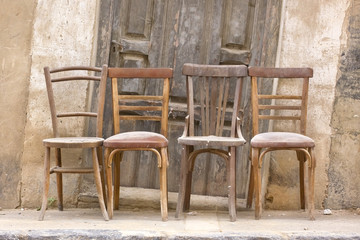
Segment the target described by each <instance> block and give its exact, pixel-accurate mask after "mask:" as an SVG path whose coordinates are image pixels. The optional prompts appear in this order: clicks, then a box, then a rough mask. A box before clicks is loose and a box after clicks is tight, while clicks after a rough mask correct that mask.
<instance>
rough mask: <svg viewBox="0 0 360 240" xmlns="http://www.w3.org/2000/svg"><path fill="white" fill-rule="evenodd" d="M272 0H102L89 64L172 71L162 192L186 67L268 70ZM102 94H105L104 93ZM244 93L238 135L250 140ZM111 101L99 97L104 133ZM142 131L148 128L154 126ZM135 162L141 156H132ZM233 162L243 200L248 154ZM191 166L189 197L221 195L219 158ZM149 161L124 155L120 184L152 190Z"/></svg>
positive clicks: (173, 173)
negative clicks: (243, 66) (95, 45)
mask: <svg viewBox="0 0 360 240" xmlns="http://www.w3.org/2000/svg"><path fill="white" fill-rule="evenodd" d="M280 8H281V1H280V0H171V1H170V0H102V1H101V6H100V19H99V38H98V51H97V53H98V54H97V65H101V64H104V63H107V64H109V66H110V67H172V68H174V77H173V79H172V82H171V93H170V95H171V99H170V110H169V111H170V114H169V136H168V138H169V141H170V145H169V155H170V165H169V168H168V176H169V178H168V185H169V191H175V192H177V191H178V185H179V170H180V150H181V149H180V146H179V145H178V144H177V138H178V137H179V136H180V135H181V133H182V131H183V123H184V121H183V120H184V116H185V115H186V92H185V90H186V88H185V79H184V77H183V76H182V74H181V69H182V65H183V64H184V63H186V62H189V63H200V64H246V65H266V66H273V65H274V62H275V53H276V46H277V39H278V30H279V22H280ZM123 87H124V88H126V91H134V92H139V91H149V92H151V91H156V86H150V85H146V84H145V83H140V84H129V85H126V86H123ZM108 92H109V93H110V91H108ZM249 96H250V95H249V91H248V88H247V87H245V88H244V94H243V101H242V102H243V107H244V108H245V114H244V115H245V116H244V124H243V134H244V136H245V137H246V139H249V136H250V132H251V129H250V124H249V122H250V121H249V112H248V111H247V110H248V109H249V108H248V103H249ZM110 98H111V96H110V95H108V96H107V100H108V101H107V106H106V110H105V111H106V113H105V123H104V127H105V129H104V133H105V137H108V136H110V135H111V134H112V118H111V116H112V114H111V107H110V104H111V101H110ZM147 128H149V129H155V128H156V126H155V125H148V126H147ZM140 155H141V156H140ZM238 156H239V157H238V159H237V193H238V197H239V198H245V197H246V190H247V183H248V176H249V160H248V147H244V149H240V151H239V155H238ZM205 158H211V160H210V161H205V160H206V159H199V160H198V161H197V163H196V166H195V170H194V175H193V193H197V194H207V195H221V196H226V194H227V187H226V186H227V185H226V169H225V166H226V165H225V163H224V162H223V160H221V159H216V158H215V157H213V156H211V157H210V156H208V157H205ZM158 182H159V181H158V170H157V165H156V161H155V160H154V159H153V157H152V155H151V154H150V153H147V152H144V153H141V154H140V153H128V154H127V157H126V160H124V161H123V163H122V165H121V185H122V186H138V187H145V188H158V185H159V183H158Z"/></svg>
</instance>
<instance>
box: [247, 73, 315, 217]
mask: <svg viewBox="0 0 360 240" xmlns="http://www.w3.org/2000/svg"><path fill="white" fill-rule="evenodd" d="M249 76H251V88H252V90H251V99H252V114H253V138H252V139H251V163H252V164H251V175H250V185H249V193H248V199H247V207H249V208H250V207H251V205H252V200H253V191H254V190H255V218H256V219H260V218H261V211H262V201H261V166H262V162H263V158H264V155H265V154H266V153H268V152H271V151H276V150H293V151H296V154H297V159H298V160H299V170H300V200H301V208H302V209H305V190H304V184H305V181H304V175H305V172H304V170H305V169H304V162H305V161H307V162H308V169H309V171H308V178H309V181H308V183H309V185H308V196H307V200H308V204H307V207H308V208H309V216H310V219H314V216H313V211H314V174H315V164H316V163H315V154H314V147H315V143H314V141H313V140H312V139H311V138H309V137H307V136H305V135H306V115H307V103H308V88H309V78H311V77H312V76H313V70H312V69H311V68H263V67H250V68H249ZM263 78H281V79H282V80H288V81H289V80H291V79H295V81H296V80H302V90H301V95H279V94H278V95H264V94H261V93H259V90H258V83H259V85H260V81H262V80H263ZM292 81H294V80H292ZM296 86H297V85H296V84H294V87H296ZM272 99H273V101H276V102H275V104H271V100H272ZM271 112H274V113H275V114H271ZM259 120H290V121H294V122H295V121H298V122H299V123H300V134H299V133H293V132H265V133H259Z"/></svg>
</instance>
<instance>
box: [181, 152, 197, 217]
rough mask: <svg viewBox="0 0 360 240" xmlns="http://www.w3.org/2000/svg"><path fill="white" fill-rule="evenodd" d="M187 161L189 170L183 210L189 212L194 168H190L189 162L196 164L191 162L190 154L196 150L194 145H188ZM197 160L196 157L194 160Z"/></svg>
mask: <svg viewBox="0 0 360 240" xmlns="http://www.w3.org/2000/svg"><path fill="white" fill-rule="evenodd" d="M186 147H187V148H186V159H187V160H186V161H187V162H188V170H187V171H188V172H187V175H186V185H185V199H184V206H183V209H182V211H183V212H188V211H189V209H190V200H191V184H192V173H193V169H192V168H190V166H189V164H194V163H192V162H189V161H188V159H189V154H190V153H191V152H193V151H194V146H186ZM193 161H195V159H194V160H193Z"/></svg>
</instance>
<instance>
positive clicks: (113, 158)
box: [104, 68, 173, 221]
mask: <svg viewBox="0 0 360 240" xmlns="http://www.w3.org/2000/svg"><path fill="white" fill-rule="evenodd" d="M172 75H173V70H172V69H171V68H109V70H108V77H109V78H111V83H112V99H113V102H112V103H113V121H114V122H113V123H114V135H113V136H111V137H109V138H107V139H105V141H104V147H105V161H106V175H107V192H108V205H107V209H108V213H109V217H110V218H112V217H113V209H118V208H119V197H120V196H119V195H120V194H119V193H120V191H119V188H120V162H121V161H122V159H123V154H124V152H126V151H150V152H153V153H154V154H155V156H156V158H157V164H158V169H159V173H160V174H159V177H160V207H161V216H162V220H163V221H167V219H168V206H167V204H168V193H167V166H168V152H167V151H168V150H167V147H168V140H167V138H166V137H167V132H168V106H169V91H170V78H172ZM139 81H145V82H146V83H155V82H157V84H158V87H159V88H158V89H157V93H151V94H148V93H146V91H140V92H136V93H134V92H129V91H126V90H123V89H122V86H120V87H118V83H120V84H124V85H126V84H125V83H129V82H132V83H134V82H139ZM130 84H131V83H130ZM161 88H162V90H161ZM155 92H156V91H155ZM123 121H127V122H129V121H132V122H139V121H155V122H159V123H160V133H158V132H153V131H149V130H145V131H138V130H135V129H132V131H129V130H128V128H126V127H121V126H123V125H124V123H123ZM139 125H140V124H139ZM124 129H126V130H124ZM113 164H114V177H113V169H112V165H113ZM113 179H114V186H113ZM113 188H114V190H113Z"/></svg>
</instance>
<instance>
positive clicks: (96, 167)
mask: <svg viewBox="0 0 360 240" xmlns="http://www.w3.org/2000/svg"><path fill="white" fill-rule="evenodd" d="M92 158H93V168H94V177H95V183H96V189H97V193H98V198H99V204H100V209H101V212H102V215H103V216H104V219H105V221H108V220H109V216H108V214H107V211H106V207H105V202H104V195H103V191H102V184H101V176H100V167H99V160H98V158H97V151H96V148H92Z"/></svg>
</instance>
